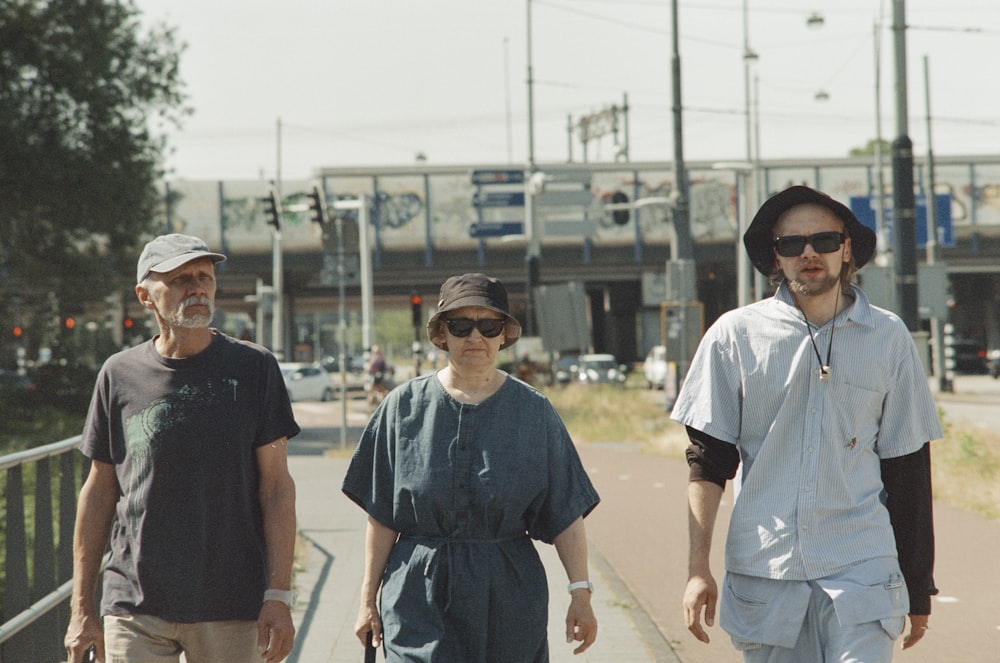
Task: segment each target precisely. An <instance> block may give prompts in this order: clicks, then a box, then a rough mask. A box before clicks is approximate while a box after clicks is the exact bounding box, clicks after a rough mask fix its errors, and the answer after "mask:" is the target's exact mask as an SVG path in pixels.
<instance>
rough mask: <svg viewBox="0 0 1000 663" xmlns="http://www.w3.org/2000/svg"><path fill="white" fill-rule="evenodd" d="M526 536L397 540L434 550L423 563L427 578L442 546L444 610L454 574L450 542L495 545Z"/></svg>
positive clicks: (429, 537)
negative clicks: (445, 581) (445, 585)
mask: <svg viewBox="0 0 1000 663" xmlns="http://www.w3.org/2000/svg"><path fill="white" fill-rule="evenodd" d="M527 537H528V534H527V533H526V532H521V533H519V534H513V535H511V536H502V537H497V538H495V539H460V538H456V537H432V536H409V535H406V534H403V535H401V536H400V537H399V540H400V541H402V540H403V539H409V540H411V541H413V542H415V543H419V544H424V545H426V546H428V547H430V548H432V549H433V550H434V552H433V553H431V555H430V556H429V557H428V558H427V563H426V564H425V565H424V577H425V578H429V577H430V573H431V565H432V564H433V563H434V560H435V559H437V552H438V551H439V550H440V549H441V547H442V546H443V547H444V550H445V553H446V564H447V572H448V596H447V599H446V600H445V604H444V609H445V611H447V610H448V608H449V607H451V587H452V583H453V582H454V578H455V574H454V573H453V572H452V571H453V564H452V549H451V547H452V544H455V543H467V544H477V545H478V544H491V545H496V544H498V543H504V542H506V541H517V540H518V539H525V538H527Z"/></svg>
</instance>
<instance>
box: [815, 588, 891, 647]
mask: <svg viewBox="0 0 1000 663" xmlns="http://www.w3.org/2000/svg"><path fill="white" fill-rule="evenodd" d="M820 584H821V585H822V586H823V589H824V591H826V593H827V594H828V595H829V596H830V598H831V599H832V600H833V609H834V610H835V611H836V612H837V619H838V621H840V624H841V625H842V626H850V625H853V624H865V623H868V622H879V623H880V624H881V625H882V628H883V629H884V630H885V632H886V633H888V634H889V636H890V637H891V638H892V639H893V640H895V639H896V638H898V637H899V634H900V633H902V632H903V627H904V625H905V624H904V621H905V619H904V618H905V616H906V612H907V610H909V598H908V597H907V595H906V583H905V582H904V580H903V574H902V573H900V572H899V571H893V572H892V573H891V574H890V575H889V577H888V578H885V579H883V580H882V581H881V582H879V583H878V584H872V585H856V584H849V583H843V582H824V581H820Z"/></svg>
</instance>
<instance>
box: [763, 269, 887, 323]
mask: <svg viewBox="0 0 1000 663" xmlns="http://www.w3.org/2000/svg"><path fill="white" fill-rule="evenodd" d="M850 288H851V292H852V293H853V294H854V303H853V304H851V305H850V306H849V307H848V308H847V309H846V310H845V311H844V312H843V315H844V316H845V317H846V318H847V319H848V320H850V321H852V322H856V323H858V324H861V325H865V326H867V327H874V326H875V316H874V314H873V312H872V305H871V302H869V301H868V296H867V295H865V292H864V290H862V289H861V288H859V287H858V286H857V285H855V284H853V283H852V284H851V285H850ZM774 299H776V300H777V301H779V302H781V303H783V304H786V305H788V306H791V307H792V308H793V309H795V310H796V311H797V310H798V306H796V305H795V299H794V298H793V297H792V291H791V290H789V289H788V281H787V280H784V279H783V280H782V281H781V284H780V285H779V286H778V289H777V291H775V293H774Z"/></svg>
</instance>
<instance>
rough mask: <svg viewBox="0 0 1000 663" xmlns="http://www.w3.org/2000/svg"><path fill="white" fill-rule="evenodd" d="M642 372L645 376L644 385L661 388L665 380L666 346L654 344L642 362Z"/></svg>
mask: <svg viewBox="0 0 1000 663" xmlns="http://www.w3.org/2000/svg"><path fill="white" fill-rule="evenodd" d="M642 372H643V375H645V377H646V386H647V387H649V388H650V389H663V385H664V383H665V382H666V381H667V348H666V346H663V345H654V346H653V347H652V348H651V349H650V351H649V354H647V355H646V360H645V361H644V362H642Z"/></svg>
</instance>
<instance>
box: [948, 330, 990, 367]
mask: <svg viewBox="0 0 1000 663" xmlns="http://www.w3.org/2000/svg"><path fill="white" fill-rule="evenodd" d="M944 356H945V359H951V360H953V361H954V366H953V367H952V370H953V371H955V372H956V373H965V374H967V375H983V374H986V373H989V372H990V368H989V365H988V364H987V361H986V346H985V345H983V344H982V343H980V342H979V341H977V340H974V339H969V338H960V339H955V340H954V341H952V342H951V345H950V346H949V347H947V348H945V355H944Z"/></svg>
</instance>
